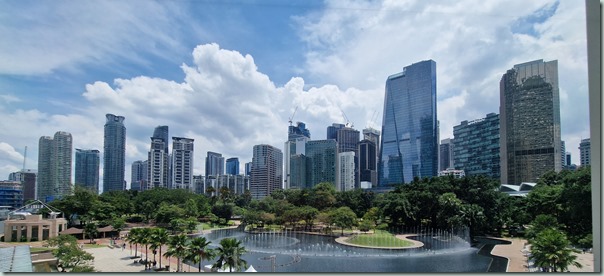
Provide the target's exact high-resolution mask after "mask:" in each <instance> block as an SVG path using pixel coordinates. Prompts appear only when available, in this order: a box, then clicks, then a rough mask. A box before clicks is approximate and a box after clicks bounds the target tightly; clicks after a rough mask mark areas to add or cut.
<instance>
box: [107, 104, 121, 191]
mask: <svg viewBox="0 0 604 276" xmlns="http://www.w3.org/2000/svg"><path fill="white" fill-rule="evenodd" d="M105 117H106V119H107V121H106V122H105V134H104V146H103V192H108V191H119V190H124V189H125V188H126V187H125V183H126V181H125V178H124V173H125V169H126V167H125V166H126V126H124V120H125V119H126V118H124V117H123V116H116V115H113V114H107V115H105Z"/></svg>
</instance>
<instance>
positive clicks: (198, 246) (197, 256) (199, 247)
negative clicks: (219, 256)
mask: <svg viewBox="0 0 604 276" xmlns="http://www.w3.org/2000/svg"><path fill="white" fill-rule="evenodd" d="M210 243H211V242H210V241H208V240H206V238H205V237H196V238H193V239H192V240H191V243H190V244H189V252H190V254H189V255H190V258H189V260H190V261H192V262H193V263H198V266H199V267H198V268H199V272H201V262H202V261H204V260H211V259H213V258H214V257H215V256H216V254H215V251H214V250H212V249H210V248H209V245H210Z"/></svg>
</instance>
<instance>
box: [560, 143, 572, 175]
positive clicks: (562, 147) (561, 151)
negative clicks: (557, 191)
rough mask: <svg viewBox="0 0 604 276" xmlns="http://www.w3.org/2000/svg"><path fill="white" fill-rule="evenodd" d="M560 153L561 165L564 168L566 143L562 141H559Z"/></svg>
mask: <svg viewBox="0 0 604 276" xmlns="http://www.w3.org/2000/svg"><path fill="white" fill-rule="evenodd" d="M560 154H561V156H562V157H561V158H562V160H561V161H560V162H561V163H562V164H561V166H562V169H564V168H565V167H566V143H565V142H564V141H560ZM568 165H570V164H568Z"/></svg>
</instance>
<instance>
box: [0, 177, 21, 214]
mask: <svg viewBox="0 0 604 276" xmlns="http://www.w3.org/2000/svg"><path fill="white" fill-rule="evenodd" d="M0 206H10V207H11V208H12V209H17V208H20V207H21V206H23V185H22V184H21V182H19V181H0Z"/></svg>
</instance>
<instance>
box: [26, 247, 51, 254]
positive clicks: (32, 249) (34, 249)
mask: <svg viewBox="0 0 604 276" xmlns="http://www.w3.org/2000/svg"><path fill="white" fill-rule="evenodd" d="M51 250H52V248H48V247H30V248H29V252H31V253H38V252H47V251H48V252H50V251H51Z"/></svg>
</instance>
